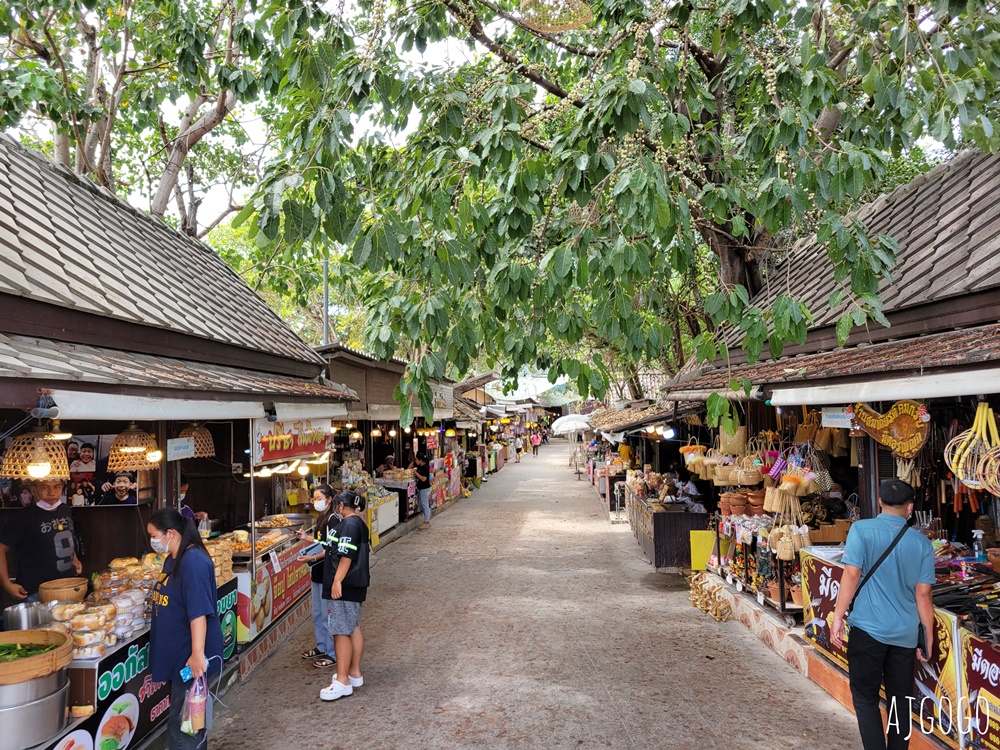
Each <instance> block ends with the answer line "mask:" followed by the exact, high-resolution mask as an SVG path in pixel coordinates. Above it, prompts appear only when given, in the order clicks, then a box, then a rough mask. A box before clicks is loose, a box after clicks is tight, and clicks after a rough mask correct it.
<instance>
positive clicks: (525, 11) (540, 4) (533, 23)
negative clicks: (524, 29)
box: [521, 0, 594, 34]
mask: <svg viewBox="0 0 1000 750" xmlns="http://www.w3.org/2000/svg"><path fill="white" fill-rule="evenodd" d="M593 17H594V12H593V11H592V10H591V9H590V6H589V5H587V4H586V3H585V2H582V0H521V22H522V23H523V24H524V25H525V26H530V27H531V28H533V29H535V30H536V31H542V32H545V33H550V34H551V33H556V32H560V31H572V30H573V29H579V28H583V27H584V26H586V25H587V24H588V23H590V21H591V19H592V18H593Z"/></svg>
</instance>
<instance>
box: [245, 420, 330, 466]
mask: <svg viewBox="0 0 1000 750" xmlns="http://www.w3.org/2000/svg"><path fill="white" fill-rule="evenodd" d="M253 435H254V439H253V462H254V463H255V464H266V463H274V462H276V461H293V460H295V459H296V458H308V457H309V456H312V455H315V454H316V453H325V452H326V451H328V450H330V448H331V438H330V420H328V419H315V420H309V419H300V420H297V421H295V422H268V421H267V420H266V419H255V420H254V421H253Z"/></svg>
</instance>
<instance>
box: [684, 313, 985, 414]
mask: <svg viewBox="0 0 1000 750" xmlns="http://www.w3.org/2000/svg"><path fill="white" fill-rule="evenodd" d="M996 361H1000V323H995V324H991V325H987V326H978V327H976V328H966V329H962V330H959V331H946V332H943V333H935V334H928V335H924V336H916V337H913V338H909V339H901V340H898V341H889V342H885V343H881V344H871V345H860V346H855V347H850V348H847V349H835V350H833V351H829V352H818V353H814V354H803V355H800V356H797V357H786V358H783V359H780V360H778V361H776V362H774V361H768V362H760V363H758V364H756V365H743V366H741V367H734V368H732V369H727V368H723V367H715V366H710V367H711V369H710V370H708V371H703V372H702V374H700V375H697V376H695V377H690V378H688V379H686V380H682V381H680V382H678V383H676V384H675V385H674V387H673V388H672V389H671V390H672V391H673V392H674V393H683V392H684V391H705V390H718V389H723V390H724V389H727V388H728V387H729V381H730V379H731V378H737V379H739V378H748V379H749V380H750V381H751V383H752V384H753V385H755V386H757V385H768V384H770V385H773V384H778V383H797V382H807V381H816V380H831V379H836V378H849V377H852V376H853V377H856V376H858V375H869V374H872V373H878V374H880V375H882V374H888V373H905V372H913V373H924V372H926V371H928V370H934V369H940V368H945V367H954V366H969V365H972V366H975V365H977V364H987V363H990V362H996ZM668 398H669V396H668Z"/></svg>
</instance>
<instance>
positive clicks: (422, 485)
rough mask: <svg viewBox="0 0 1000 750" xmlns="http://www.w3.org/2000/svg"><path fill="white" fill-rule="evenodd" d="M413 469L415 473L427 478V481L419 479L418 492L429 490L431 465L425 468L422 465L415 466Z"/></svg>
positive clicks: (426, 465) (425, 465)
mask: <svg viewBox="0 0 1000 750" xmlns="http://www.w3.org/2000/svg"><path fill="white" fill-rule="evenodd" d="M413 469H414V471H416V472H417V474H420V475H421V476H424V477H427V478H426V479H421V478H420V477H417V489H418V490H426V489H428V488H429V487H430V486H431V465H430V464H424V465H423V466H421V465H420V464H414V465H413Z"/></svg>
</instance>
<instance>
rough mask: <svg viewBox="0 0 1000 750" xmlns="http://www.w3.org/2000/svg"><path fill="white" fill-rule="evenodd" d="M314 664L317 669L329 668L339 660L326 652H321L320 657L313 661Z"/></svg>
mask: <svg viewBox="0 0 1000 750" xmlns="http://www.w3.org/2000/svg"><path fill="white" fill-rule="evenodd" d="M313 666H314V667H316V669H329V668H330V667H335V666H337V660H336V659H335V658H333V657H331V656H327V655H326V654H320V658H319V659H317V660H316V661H314V662H313Z"/></svg>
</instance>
